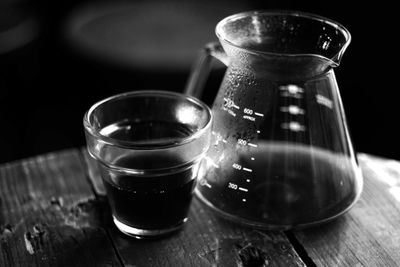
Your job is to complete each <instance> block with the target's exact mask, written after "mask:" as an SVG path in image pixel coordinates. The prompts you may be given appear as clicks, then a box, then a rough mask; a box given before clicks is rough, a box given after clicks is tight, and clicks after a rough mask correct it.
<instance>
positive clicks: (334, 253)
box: [294, 154, 400, 266]
mask: <svg viewBox="0 0 400 267" xmlns="http://www.w3.org/2000/svg"><path fill="white" fill-rule="evenodd" d="M359 161H360V164H361V167H362V171H363V176H364V189H363V193H362V195H361V198H360V200H359V201H358V202H357V203H356V204H355V206H354V207H353V208H352V209H351V210H350V211H349V212H348V213H347V214H345V215H344V216H342V217H340V218H339V219H337V220H335V221H333V222H331V223H328V224H325V225H322V226H319V227H314V228H311V229H308V230H304V231H297V232H294V235H295V236H296V237H297V239H298V240H299V242H300V243H301V244H302V245H303V246H304V248H305V250H306V251H307V253H308V255H309V257H310V258H311V259H312V260H313V261H314V262H315V263H316V265H317V266H399V262H400V163H399V162H397V161H392V160H387V159H381V158H377V157H372V156H370V155H366V154H359Z"/></svg>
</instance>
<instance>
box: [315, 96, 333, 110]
mask: <svg viewBox="0 0 400 267" xmlns="http://www.w3.org/2000/svg"><path fill="white" fill-rule="evenodd" d="M315 99H316V100H317V103H318V104H321V105H323V106H325V107H327V108H330V109H332V108H333V102H332V100H330V99H329V98H327V97H326V96H323V95H315Z"/></svg>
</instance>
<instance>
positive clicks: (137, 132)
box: [100, 120, 194, 143]
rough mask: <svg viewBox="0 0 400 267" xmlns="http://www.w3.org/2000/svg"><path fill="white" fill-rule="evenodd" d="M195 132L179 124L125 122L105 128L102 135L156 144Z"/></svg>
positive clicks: (101, 132)
mask: <svg viewBox="0 0 400 267" xmlns="http://www.w3.org/2000/svg"><path fill="white" fill-rule="evenodd" d="M193 131H194V130H193V129H190V128H189V127H188V125H186V124H182V123H178V122H167V121H132V120H123V121H120V122H117V123H114V124H111V125H109V126H107V127H104V128H103V129H101V131H100V134H102V135H105V136H108V137H111V138H114V139H117V140H121V141H132V142H150V143H154V142H157V141H168V140H173V139H179V138H184V137H188V136H189V135H190V134H192V133H193Z"/></svg>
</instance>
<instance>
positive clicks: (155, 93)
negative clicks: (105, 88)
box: [83, 90, 213, 150]
mask: <svg viewBox="0 0 400 267" xmlns="http://www.w3.org/2000/svg"><path fill="white" fill-rule="evenodd" d="M144 96H149V97H160V98H172V99H184V100H187V101H189V102H190V103H192V104H194V105H197V106H199V107H201V108H202V109H203V110H204V111H205V112H206V113H207V117H208V119H207V121H206V123H205V124H204V125H203V126H202V127H200V128H199V129H197V130H196V131H195V132H194V133H192V134H191V135H189V136H187V137H183V138H176V139H173V140H159V141H156V142H154V141H153V142H151V143H149V142H143V141H126V140H119V139H116V138H112V137H109V136H106V135H102V134H100V132H99V131H98V130H96V129H95V128H94V127H93V125H92V123H91V122H90V116H91V115H92V114H93V112H94V110H96V109H97V108H98V107H100V106H101V105H103V104H104V103H107V102H109V101H112V100H119V99H123V98H129V97H144ZM212 117H213V116H212V113H211V109H210V108H209V107H208V106H207V105H206V104H205V103H204V102H202V101H201V100H200V99H197V98H195V97H193V96H190V95H186V94H183V93H177V92H172V91H163V90H137V91H129V92H124V93H120V94H116V95H112V96H109V97H107V98H105V99H102V100H100V101H98V102H96V103H94V104H93V105H92V106H91V107H90V108H89V110H88V111H86V112H85V114H84V116H83V125H84V129H85V132H86V133H88V134H90V135H91V136H92V137H94V138H96V140H97V141H99V142H101V143H103V144H108V145H111V146H117V147H120V148H126V149H136V150H158V149H166V148H171V147H177V146H181V145H184V144H187V143H190V142H192V141H194V140H196V139H198V138H199V137H201V136H202V135H203V134H204V133H205V132H206V131H207V130H208V129H209V128H211V123H212Z"/></svg>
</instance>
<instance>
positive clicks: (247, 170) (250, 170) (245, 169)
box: [243, 168, 253, 172]
mask: <svg viewBox="0 0 400 267" xmlns="http://www.w3.org/2000/svg"><path fill="white" fill-rule="evenodd" d="M243 170H244V171H246V172H253V170H252V169H249V168H243Z"/></svg>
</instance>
